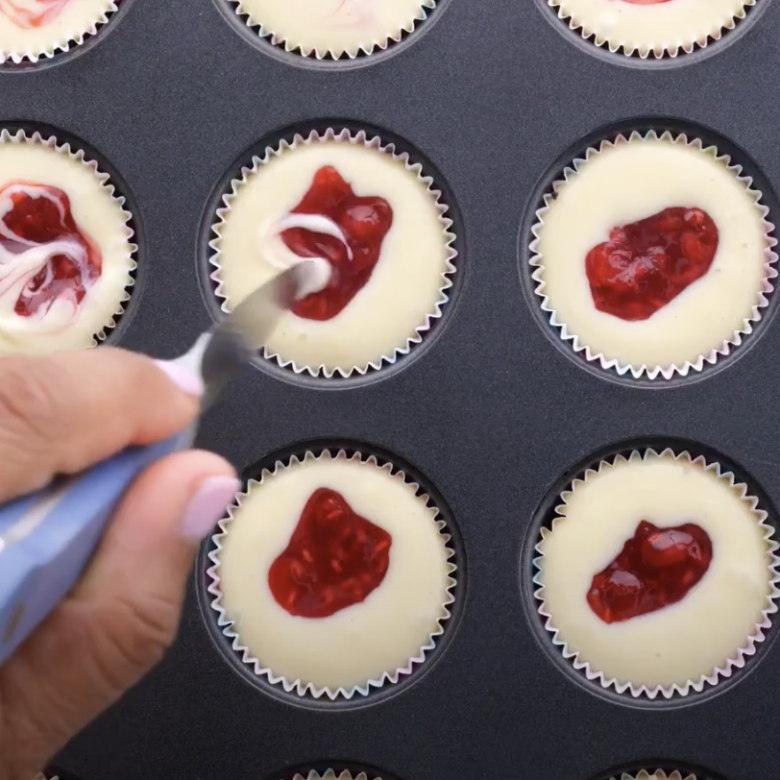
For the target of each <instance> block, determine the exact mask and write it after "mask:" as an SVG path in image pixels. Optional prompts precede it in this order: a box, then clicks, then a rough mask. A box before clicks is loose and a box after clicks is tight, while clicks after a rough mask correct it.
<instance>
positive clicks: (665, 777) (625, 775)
mask: <svg viewBox="0 0 780 780" xmlns="http://www.w3.org/2000/svg"><path fill="white" fill-rule="evenodd" d="M612 780H704V778H697V777H696V775H695V774H693V773H692V772H686V773H684V774H683V773H682V772H680V771H679V770H677V769H675V770H674V772H665V771H664V770H663V769H642V770H640V771H639V772H632V773H629V772H622V773H621V774H619V775H615V776H614V777H613V778H612Z"/></svg>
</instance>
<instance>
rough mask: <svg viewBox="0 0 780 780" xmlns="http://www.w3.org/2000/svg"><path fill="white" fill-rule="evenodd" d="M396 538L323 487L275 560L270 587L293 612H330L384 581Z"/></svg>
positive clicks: (317, 615)
mask: <svg viewBox="0 0 780 780" xmlns="http://www.w3.org/2000/svg"><path fill="white" fill-rule="evenodd" d="M392 543H393V539H392V537H391V536H390V534H389V533H387V531H385V530H383V529H382V528H379V527H378V526H376V525H374V524H373V523H372V522H370V521H368V520H366V519H365V517H361V516H360V515H358V514H356V513H355V512H354V511H353V510H352V508H351V507H350V506H349V504H348V503H347V502H346V500H345V499H344V497H343V496H342V495H341V494H340V493H337V492H336V491H335V490H330V489H329V488H320V489H319V490H316V491H315V492H314V493H313V494H312V496H311V498H310V499H309V500H308V502H307V503H306V506H305V508H304V510H303V514H302V515H301V519H300V520H299V522H298V525H297V526H296V528H295V531H294V532H293V535H292V538H291V539H290V544H289V545H288V546H287V549H286V550H285V551H284V552H283V553H282V554H281V555H280V556H279V557H278V558H277V559H276V560H275V561H274V562H273V564H272V565H271V569H270V571H269V572H268V585H269V586H270V588H271V593H273V595H274V598H275V599H276V601H277V603H278V604H279V606H280V607H282V608H283V609H285V610H287V612H289V613H290V614H291V615H298V616H300V617H305V618H324V617H329V616H330V615H333V614H334V613H336V612H338V611H339V610H342V609H345V608H346V607H351V606H352V605H353V604H359V603H360V602H362V601H364V600H365V599H366V597H367V596H368V595H369V594H370V593H371V592H372V591H373V590H374V589H376V588H378V587H379V586H380V585H381V584H382V580H384V578H385V574H387V567H388V566H389V565H390V547H391V545H392Z"/></svg>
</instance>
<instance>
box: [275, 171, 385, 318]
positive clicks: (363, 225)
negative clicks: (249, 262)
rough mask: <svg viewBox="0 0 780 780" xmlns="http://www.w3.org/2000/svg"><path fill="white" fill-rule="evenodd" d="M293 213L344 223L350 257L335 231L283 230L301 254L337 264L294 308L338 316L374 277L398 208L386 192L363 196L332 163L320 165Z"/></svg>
mask: <svg viewBox="0 0 780 780" xmlns="http://www.w3.org/2000/svg"><path fill="white" fill-rule="evenodd" d="M293 213H294V214H319V215H321V216H324V217H328V218H329V219H330V220H331V221H333V222H335V223H336V224H337V225H338V226H339V227H340V228H341V231H342V232H343V233H344V237H345V238H346V240H347V243H348V244H349V248H350V249H351V250H352V260H350V259H349V256H348V254H347V249H346V247H345V246H344V244H343V243H342V242H341V241H340V240H339V239H338V238H334V237H333V236H328V235H324V234H322V233H315V232H313V231H311V230H306V229H304V228H290V229H289V230H285V231H284V233H282V240H283V241H284V243H285V244H286V245H287V247H288V248H289V249H290V250H292V251H293V252H295V254H296V255H299V256H300V257H323V258H325V259H326V260H327V261H328V262H329V263H330V265H331V268H332V269H333V272H332V275H331V279H330V282H329V283H328V286H327V287H326V288H325V289H324V290H321V291H320V292H317V293H312V294H311V295H307V296H306V297H305V298H304V299H303V300H300V301H298V302H297V303H296V304H295V305H294V306H293V307H292V310H293V312H294V313H295V314H297V315H298V316H299V317H304V318H305V319H309V320H330V319H333V318H334V317H335V316H336V315H337V314H339V313H340V312H341V311H343V310H344V308H345V307H346V306H347V305H348V304H349V302H350V301H351V300H352V299H353V298H354V297H355V296H356V295H357V294H358V293H359V292H360V290H362V289H363V287H364V286H365V285H366V283H367V282H368V280H369V279H370V278H371V274H372V273H373V271H374V266H376V264H377V262H378V261H379V253H380V251H381V249H382V241H384V238H385V236H386V235H387V231H388V230H390V228H391V226H392V224H393V210H392V208H390V204H389V203H388V202H387V201H386V200H384V199H383V198H358V197H357V196H356V195H355V193H354V192H353V191H352V187H350V185H349V184H347V182H346V181H344V179H343V178H342V177H341V175H340V174H339V172H338V171H337V170H336V169H335V168H332V167H330V166H327V167H324V168H320V169H319V170H318V171H317V173H316V174H315V176H314V182H313V183H312V185H311V188H310V189H309V191H308V192H307V193H306V195H305V196H304V198H303V200H302V201H301V202H300V203H299V204H298V205H297V206H296V207H295V209H293Z"/></svg>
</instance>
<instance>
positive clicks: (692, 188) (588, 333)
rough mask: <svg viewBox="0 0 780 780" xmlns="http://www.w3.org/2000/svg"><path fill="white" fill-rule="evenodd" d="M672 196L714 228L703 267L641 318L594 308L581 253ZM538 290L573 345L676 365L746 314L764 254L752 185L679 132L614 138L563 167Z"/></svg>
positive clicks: (729, 332) (666, 204)
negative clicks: (572, 168)
mask: <svg viewBox="0 0 780 780" xmlns="http://www.w3.org/2000/svg"><path fill="white" fill-rule="evenodd" d="M675 206H680V207H689V208H699V209H704V210H705V211H707V213H708V214H709V215H710V217H712V219H713V220H714V221H715V224H716V225H717V227H718V232H719V245H718V250H717V253H716V255H715V259H714V260H713V263H712V265H711V266H710V269H709V271H708V272H707V273H706V274H705V275H704V276H703V277H701V278H700V279H698V280H697V281H696V282H694V283H693V284H691V285H690V286H688V287H687V288H686V289H685V290H684V291H683V292H682V293H681V294H680V295H678V296H677V297H676V298H674V299H673V300H672V301H671V302H670V303H668V304H667V305H666V306H664V307H663V308H661V309H659V310H658V311H657V312H656V313H655V314H653V315H652V316H651V317H650V318H649V319H647V320H642V321H637V322H629V321H626V320H623V319H620V318H619V317H616V316H613V315H611V314H607V313H605V312H601V311H598V310H597V309H596V307H595V305H594V303H593V296H592V294H591V290H590V285H589V283H588V278H587V275H586V273H585V259H586V257H587V255H588V252H589V251H590V250H591V249H593V248H594V247H596V246H597V245H598V244H601V243H602V242H604V241H607V240H608V239H609V233H610V230H611V229H612V228H613V227H617V226H619V225H625V224H629V223H632V222H636V221H638V220H641V219H645V218H647V217H650V216H653V215H654V214H657V213H658V212H660V211H663V210H664V209H666V208H671V207H675ZM542 220H543V225H542V226H541V227H539V228H538V229H537V232H538V236H539V247H538V254H539V255H540V258H541V259H540V260H539V263H540V265H541V266H542V267H543V269H544V270H543V272H542V280H543V281H544V282H545V287H544V290H543V294H545V295H547V296H548V298H549V306H550V307H551V308H552V309H554V310H555V311H556V312H557V321H558V322H559V323H565V324H566V325H567V326H568V331H569V333H570V334H572V335H576V336H578V337H579V343H580V345H581V346H588V347H590V349H591V351H592V352H593V354H594V355H598V354H599V353H600V354H602V355H603V356H604V357H605V358H606V359H607V360H614V359H616V360H618V361H619V362H620V363H621V364H622V365H630V366H632V367H636V368H640V367H642V366H647V367H649V368H653V367H656V366H661V367H663V368H668V367H671V366H673V365H676V366H679V367H682V366H684V365H685V363H686V361H690V362H695V361H696V360H697V359H698V358H699V356H701V355H705V356H706V355H708V354H709V353H710V352H711V351H712V350H716V349H720V348H721V347H722V345H723V342H724V341H730V340H731V339H732V338H733V337H734V334H735V333H736V332H738V331H740V330H741V329H742V328H743V327H744V325H745V321H746V320H748V319H750V318H751V317H752V310H753V307H754V306H756V305H757V304H758V303H759V296H760V290H761V285H762V281H763V279H764V277H765V274H766V269H765V267H764V266H765V263H766V262H767V261H768V248H769V244H768V240H767V235H766V232H765V227H764V223H763V217H762V214H761V211H760V210H759V208H758V207H757V206H756V200H755V197H754V195H753V194H751V193H750V191H748V189H747V188H746V186H745V184H744V183H742V182H740V181H739V180H738V179H737V177H736V175H735V174H734V173H733V172H732V171H730V170H729V169H728V167H727V166H726V165H725V164H724V163H723V162H720V161H718V160H717V159H716V158H715V155H714V153H712V152H704V151H701V150H700V149H698V148H696V147H693V146H691V145H690V144H688V145H686V144H685V143H684V141H683V140H682V139H681V138H678V139H675V140H671V139H660V138H657V139H652V138H645V139H640V138H636V139H634V140H631V141H619V142H618V144H617V145H616V146H614V147H610V146H607V147H605V148H604V149H603V151H601V152H600V153H597V154H593V155H592V156H591V157H590V159H589V161H588V162H587V163H585V164H583V165H582V166H581V167H580V168H579V172H578V173H574V174H570V176H569V178H568V181H567V182H566V183H564V184H562V185H561V186H560V187H559V189H558V190H557V196H556V198H555V200H554V201H553V202H552V203H551V204H550V209H549V211H548V212H547V213H546V214H544V215H543V216H542Z"/></svg>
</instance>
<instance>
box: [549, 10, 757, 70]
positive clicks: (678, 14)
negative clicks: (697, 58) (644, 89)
mask: <svg viewBox="0 0 780 780" xmlns="http://www.w3.org/2000/svg"><path fill="white" fill-rule="evenodd" d="M550 4H551V5H552V6H553V7H555V8H557V9H560V10H562V11H563V15H564V17H566V18H569V19H571V20H572V21H573V22H574V25H575V26H576V27H577V28H582V30H583V31H584V32H585V34H586V35H588V36H590V35H593V36H594V37H595V40H596V43H597V44H599V45H602V44H604V43H606V44H608V45H609V47H610V48H611V49H613V50H614V49H617V48H618V47H621V46H622V47H623V49H624V50H625V51H626V53H628V54H632V53H633V52H635V51H636V52H638V53H639V54H640V55H642V56H643V57H644V56H647V55H648V54H649V53H652V52H654V53H655V54H656V56H659V57H660V56H662V55H663V54H664V53H665V52H673V53H676V52H677V51H678V50H679V49H690V47H692V46H693V45H694V44H699V45H705V44H706V43H707V39H708V38H711V37H718V36H719V35H720V34H721V31H722V30H723V29H724V28H727V27H731V26H733V22H734V20H735V19H736V18H738V17H740V16H742V15H743V13H744V10H745V8H746V7H747V6H750V5H753V3H752V2H747V1H746V0H669V2H667V3H657V4H655V5H637V4H634V3H629V2H627V1H626V0H553V1H552V2H551V3H550Z"/></svg>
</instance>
